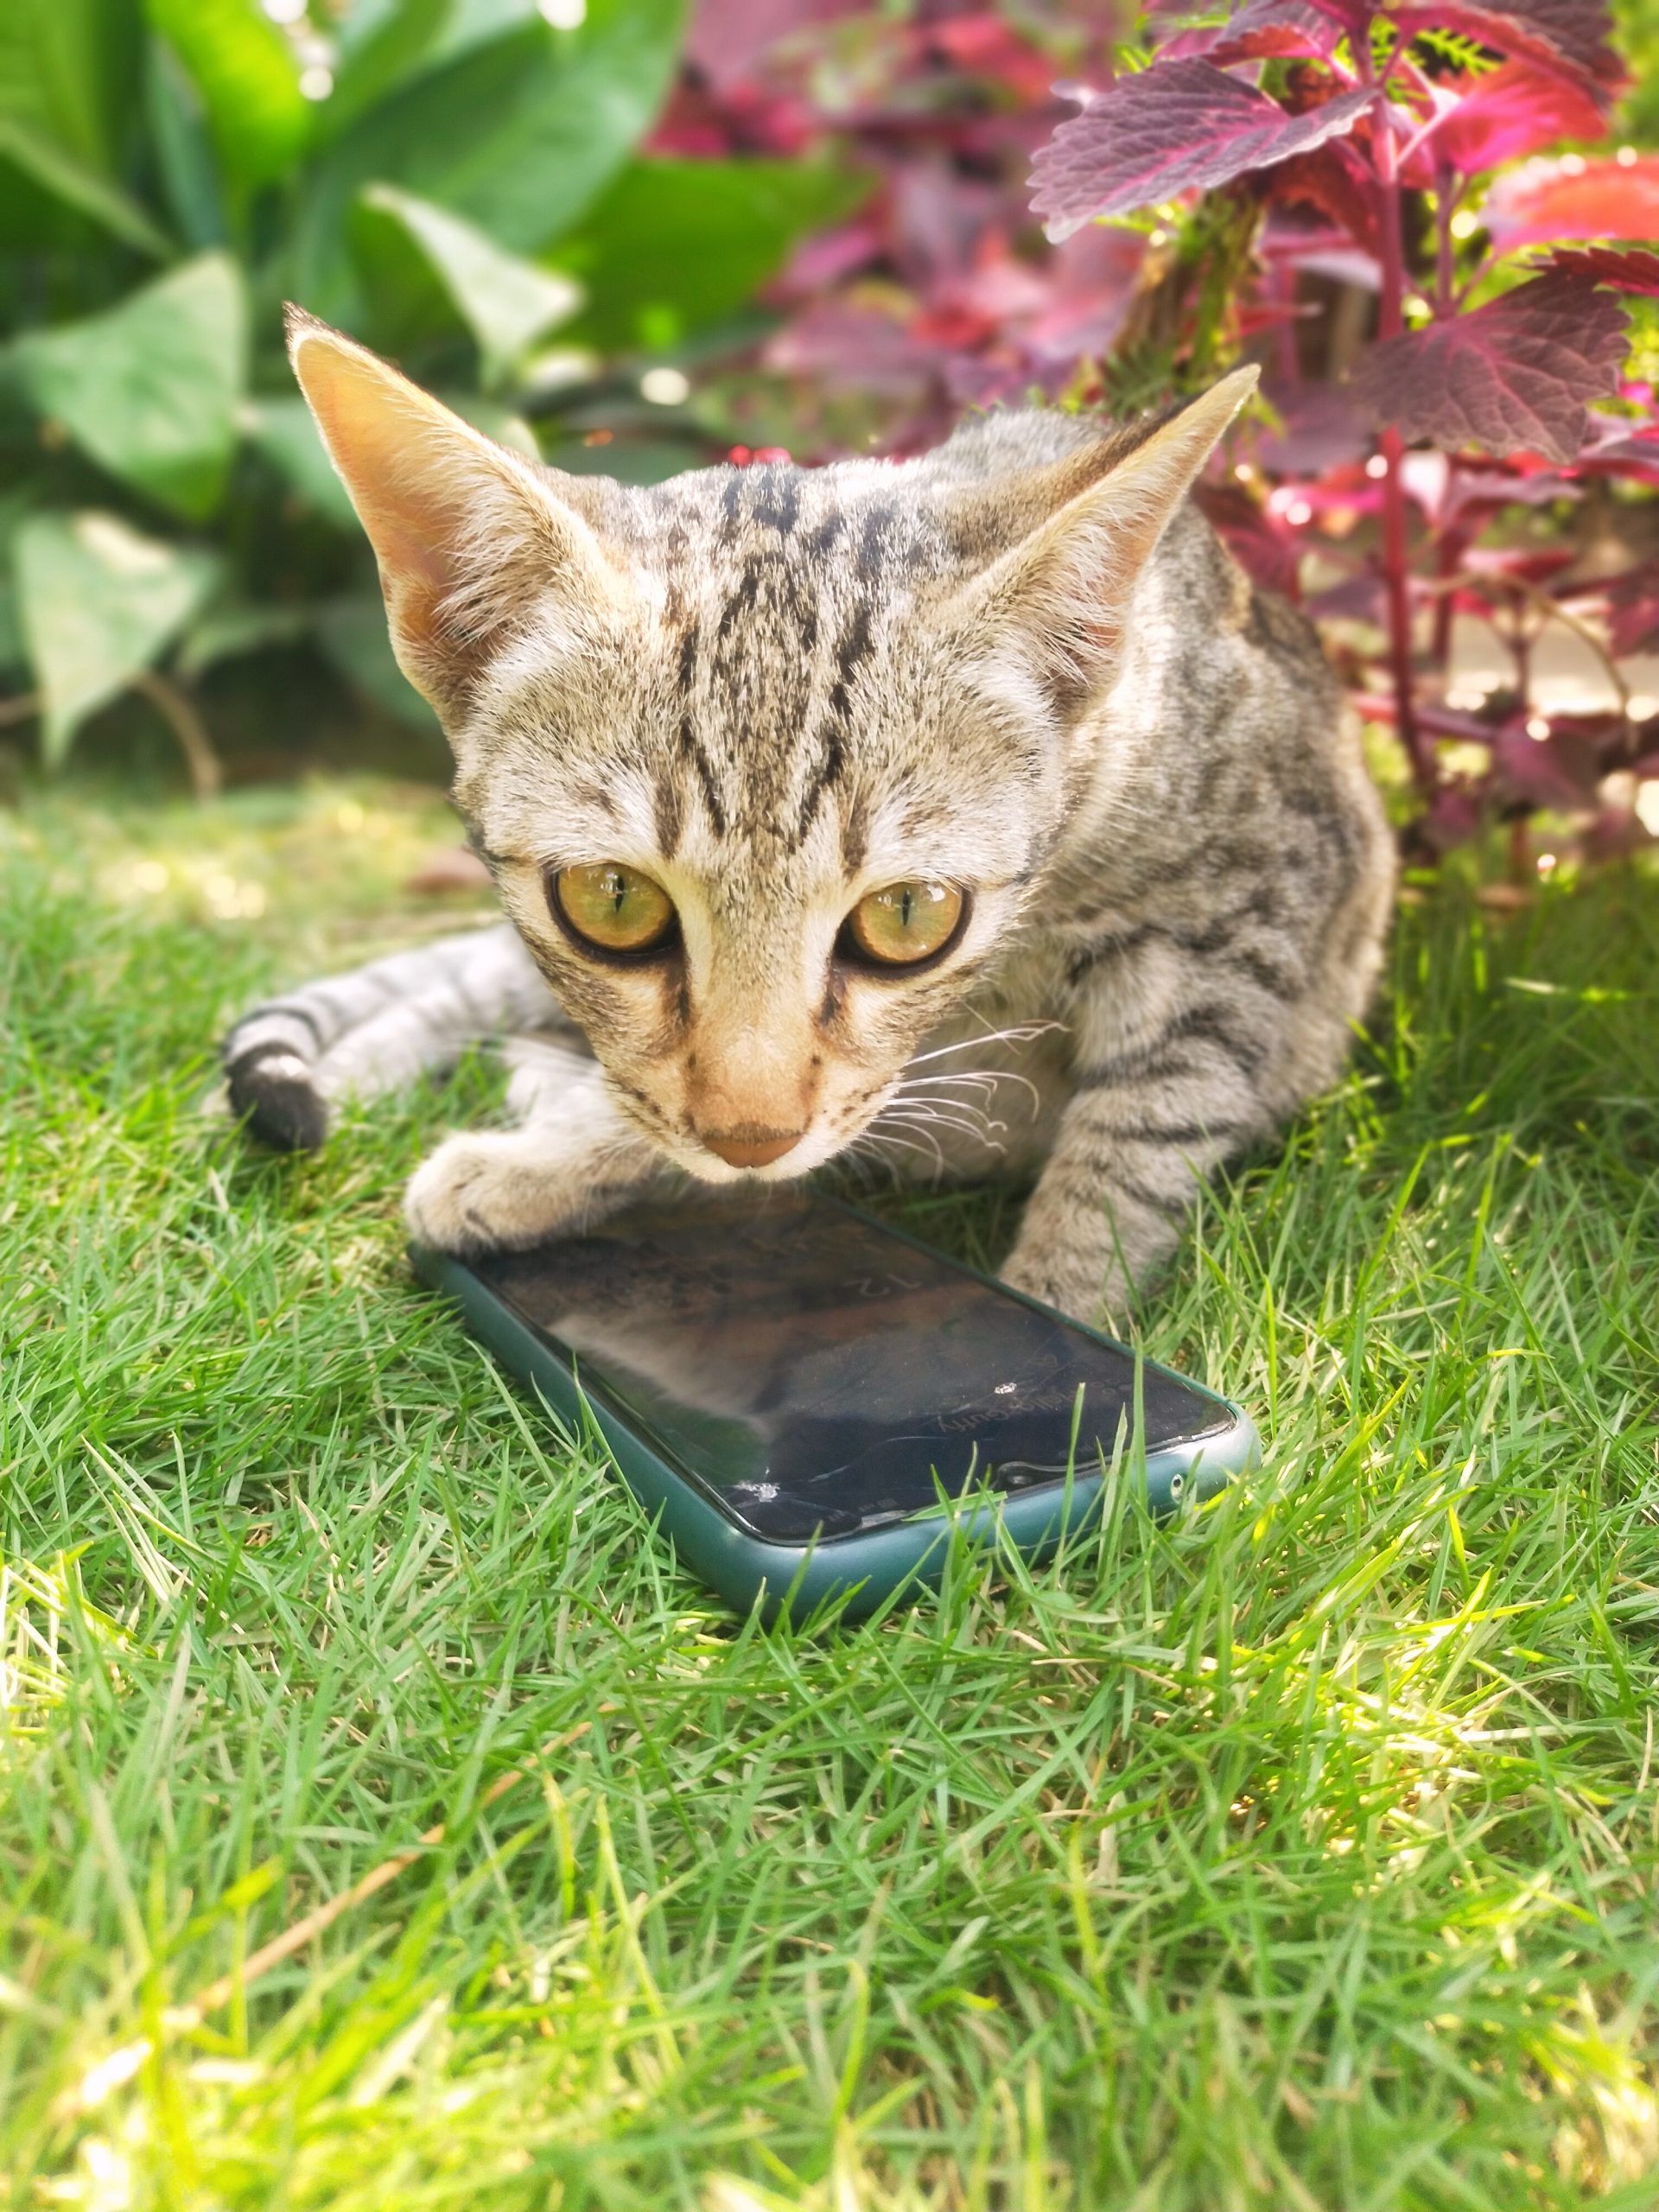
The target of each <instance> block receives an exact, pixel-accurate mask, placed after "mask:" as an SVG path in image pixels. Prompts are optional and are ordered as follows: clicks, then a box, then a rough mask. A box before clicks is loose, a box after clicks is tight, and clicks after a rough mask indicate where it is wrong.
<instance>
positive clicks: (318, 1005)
mask: <svg viewBox="0 0 1659 2212" xmlns="http://www.w3.org/2000/svg"><path fill="white" fill-rule="evenodd" d="M562 1021H563V1016H562V1015H561V1014H560V1013H559V1009H558V1006H557V1002H556V1001H555V999H554V996H553V994H552V993H551V991H550V990H549V988H548V987H547V985H546V983H545V982H543V979H542V976H541V975H540V974H539V972H538V971H537V968H536V966H535V964H534V963H533V962H532V961H531V957H530V954H529V953H528V951H527V950H525V948H524V940H523V939H522V938H520V936H519V935H518V931H517V930H515V929H514V928H513V927H512V924H511V923H510V922H500V923H496V924H493V925H491V926H489V927H487V928H484V929H475V930H467V931H463V932H461V934H459V935H457V936H454V937H447V938H438V939H437V941H436V942H435V943H434V944H423V945H419V946H416V948H415V950H412V951H410V952H395V953H392V954H391V955H390V956H389V957H387V958H385V959H384V960H375V961H371V962H370V963H368V965H367V966H366V967H363V968H354V969H349V970H348V971H347V972H346V974H344V975H340V976H325V977H323V978H321V980H320V981H318V982H314V983H305V984H302V985H301V986H300V987H299V988H296V989H295V990H291V991H287V992H284V993H283V995H282V996H281V997H280V998H276V999H270V1000H268V1001H266V1002H265V1003H264V1005H263V1006H257V1007H254V1008H253V1010H252V1011H251V1013H249V1014H245V1015H244V1016H243V1017H242V1019H241V1020H240V1021H238V1023H237V1025H236V1027H235V1028H234V1029H232V1032H231V1033H230V1035H229V1036H228V1037H227V1038H226V1040H225V1071H226V1077H227V1078H228V1082H229V1089H230V1100H231V1108H232V1112H234V1113H236V1114H238V1115H239V1116H246V1117H247V1120H248V1123H249V1126H250V1127H251V1128H252V1130H253V1132H254V1134H255V1135H257V1136H260V1137H263V1138H264V1140H265V1141H266V1142H267V1143H268V1144H273V1145H276V1146H277V1147H280V1148H281V1149H282V1150H283V1151H285V1152H295V1151H308V1150H311V1149H313V1148H314V1147H316V1146H318V1145H320V1144H321V1143H322V1141H323V1140H324V1138H325V1137H326V1136H327V1133H328V1126H329V1122H330V1120H331V1118H332V1115H333V1109H334V1105H335V1103H337V1102H338V1101H339V1100H340V1099H342V1098H345V1097H346V1096H353V1097H358V1098H368V1097H373V1096H376V1095H378V1093H380V1092H383V1091H387V1090H395V1089H396V1088H397V1086H398V1085H400V1084H406V1083H410V1082H412V1081H413V1080H414V1078H415V1077H417V1076H421V1075H437V1074H442V1073H443V1072H444V1071H446V1070H447V1069H448V1068H451V1067H453V1066H454V1064H455V1062H456V1061H457V1060H458V1059H459V1058H461V1054H462V1053H463V1052H466V1051H467V1048H468V1046H473V1045H476V1044H479V1043H480V1042H481V1041H482V1040H483V1039H486V1038H488V1037H493V1036H499V1035H501V1034H503V1033H505V1032H507V1031H510V1030H524V1029H537V1030H539V1029H548V1028H556V1027H558V1026H559V1025H560V1024H561V1023H562Z"/></svg>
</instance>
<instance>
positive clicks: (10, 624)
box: [0, 492, 29, 690]
mask: <svg viewBox="0 0 1659 2212" xmlns="http://www.w3.org/2000/svg"><path fill="white" fill-rule="evenodd" d="M28 517H29V493H27V492H11V493H6V494H5V495H4V496H3V497H0V671H3V672H4V673H5V674H6V675H7V677H10V675H11V673H12V671H14V670H16V669H20V668H21V667H22V665H23V662H24V660H25V658H27V656H26V655H25V652H24V650H23V633H22V630H21V629H20V628H19V627H18V626H17V594H16V590H15V589H14V588H13V587H12V582H11V561H12V542H13V540H14V539H15V538H16V535H17V532H18V531H19V529H20V528H21V527H22V524H23V523H24V522H25V521H26V520H27V519H28ZM7 688H8V689H9V690H10V688H12V687H11V685H10V683H8V686H7Z"/></svg>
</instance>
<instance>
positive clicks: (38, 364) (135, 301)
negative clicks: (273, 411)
mask: <svg viewBox="0 0 1659 2212" xmlns="http://www.w3.org/2000/svg"><path fill="white" fill-rule="evenodd" d="M13 359H14V361H15V363H16V370H17V373H18V377H19V379H20V381H21V382H22V385H23V387H24V389H25V391H27V392H28V394H29V397H30V398H31V399H32V400H33V401H34V403H35V406H36V407H38V408H39V409H40V410H41V413H42V414H43V415H46V416H50V417H51V418H52V419H53V420H54V422H57V423H61V424H62V425H63V427H64V429H66V430H67V431H68V433H69V435H70V436H71V437H73V440H74V441H75V442H76V444H77V445H79V447H80V448H82V449H83V450H84V451H85V452H86V453H89V454H91V455H92V458H93V459H94V460H95V461H99V462H101V463H102V465H103V466H104V467H105V468H107V469H108V470H109V471H110V473H111V475H113V476H118V477H120V478H121V479H122V480H123V481H124V483H128V484H131V485H133V486H136V487H137V489H138V490H139V491H141V492H147V493H149V494H150V495H151V497H152V498H154V499H159V500H161V501H162V504H163V505H167V506H169V507H172V508H174V509H175V510H176V511H177V512H179V513H180V514H183V515H188V516H191V517H192V518H200V517H201V516H204V515H207V514H208V513H210V512H212V510H213V507H214V506H215V505H216V504H217V503H218V500H219V494H220V493H221V492H222V491H223V489H224V485H225V477H226V470H227V468H228V467H229V464H230V459H231V454H232V448H233V447H234V445H235V442H236V419H235V410H236V404H237V400H238V397H239V396H240V393H241V391H242V386H243V384H244V381H245V377H246V372H247V302H246V300H245V296H244V294H243V289H242V278H241V274H240V272H239V270H238V268H237V266H236V264H235V263H234V262H233V261H232V260H231V258H230V257H229V256H228V255H227V254H222V253H204V254H202V255H200V257H198V258H197V259H196V260H194V261H189V262H187V263H185V264H184V265H183V266H182V267H181V268H180V269H175V270H173V271H172V272H171V273H170V274H169V275H168V276H166V277H160V278H158V279H157V280H156V283H153V284H148V285H146V286H145V287H144V289H143V290H142V291H138V292H134V293H133V294H131V295H130V297H128V298H127V299H125V300H124V301H123V302H122V303H121V305H120V306H119V307H118V308H111V310H110V312H109V313H108V314H107V315H92V316H90V317H88V318H87V320H86V321H84V322H72V323H66V324H64V325H63V326H62V327H60V328H58V329H56V330H41V331H31V332H30V333H29V334H28V335H27V336H25V337H23V338H20V339H19V340H17V342H16V346H14V348H13Z"/></svg>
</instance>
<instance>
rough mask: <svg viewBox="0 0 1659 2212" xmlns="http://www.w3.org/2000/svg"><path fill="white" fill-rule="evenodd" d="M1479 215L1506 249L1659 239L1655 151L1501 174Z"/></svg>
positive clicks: (1658, 175)
mask: <svg viewBox="0 0 1659 2212" xmlns="http://www.w3.org/2000/svg"><path fill="white" fill-rule="evenodd" d="M1480 219H1481V221H1482V223H1483V224H1484V226H1485V227H1486V229H1487V230H1488V231H1490V232H1491V236H1492V241H1493V243H1494V245H1498V246H1500V247H1502V248H1503V251H1505V252H1513V251H1515V249H1516V247H1517V246H1522V245H1545V244H1548V241H1549V240H1550V239H1552V238H1659V154H1643V155H1639V156H1637V159H1636V160H1635V161H1634V162H1620V161H1618V160H1617V159H1614V160H1603V161H1586V160H1585V159H1584V157H1583V156H1581V155H1577V154H1571V155H1569V156H1567V160H1566V161H1565V162H1550V163H1548V165H1545V164H1543V163H1538V164H1535V166H1534V167H1533V168H1530V169H1521V170H1518V171H1517V172H1516V174H1515V175H1513V176H1506V177H1500V178H1499V179H1498V181H1497V183H1496V184H1495V185H1494V186H1493V187H1492V188H1491V191H1490V192H1489V193H1488V194H1487V195H1486V203H1485V205H1484V207H1483V208H1482V209H1481V211H1480Z"/></svg>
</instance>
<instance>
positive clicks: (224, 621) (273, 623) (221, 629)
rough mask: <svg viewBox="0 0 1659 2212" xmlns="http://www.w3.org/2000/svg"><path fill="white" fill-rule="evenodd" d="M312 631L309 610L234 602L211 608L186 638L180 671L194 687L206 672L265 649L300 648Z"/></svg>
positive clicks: (187, 632) (190, 628) (182, 645)
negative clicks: (292, 646)
mask: <svg viewBox="0 0 1659 2212" xmlns="http://www.w3.org/2000/svg"><path fill="white" fill-rule="evenodd" d="M310 627H311V610H310V608H309V607H271V606H265V607H259V606H251V605H248V604H246V603H245V602H242V601H232V602H231V603H230V604H228V605H226V606H223V607H209V608H208V609H207V613H205V614H203V615H202V616H201V617H200V619H199V620H197V621H194V622H193V623H192V624H191V625H190V627H189V628H188V630H187V631H186V632H185V634H184V642H183V643H182V644H181V645H180V647H179V651H178V661H177V665H178V671H179V674H180V675H181V677H183V678H184V680H185V682H186V683H194V682H195V681H196V679H197V677H199V676H200V675H201V674H202V672H203V671H204V670H207V669H209V668H213V667H214V666H215V665H216V664H218V663H219V661H222V660H233V659H235V658H236V657H237V655H238V654H239V653H251V652H258V651H259V650H260V649H261V648H262V647H263V646H265V645H296V644H297V643H298V642H299V640H300V639H302V637H304V636H305V634H306V632H308V630H309V629H310Z"/></svg>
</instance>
